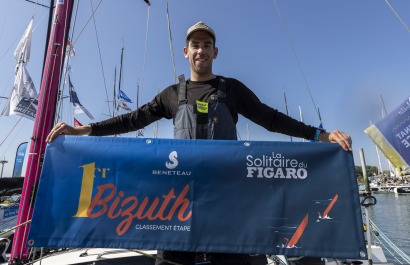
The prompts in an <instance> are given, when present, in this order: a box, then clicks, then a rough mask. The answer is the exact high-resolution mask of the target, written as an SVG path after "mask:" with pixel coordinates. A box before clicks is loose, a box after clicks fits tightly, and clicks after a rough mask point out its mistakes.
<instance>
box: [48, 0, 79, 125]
mask: <svg viewBox="0 0 410 265" xmlns="http://www.w3.org/2000/svg"><path fill="white" fill-rule="evenodd" d="M79 5H80V1H77V5H76V9H75V15H74V22H73V29H72V31H71V39H73V35H74V30H75V25H76V21H77V13H78V6H79ZM71 49H74V45H71V43H70V47H68V51H67V52H66V54H70V53H71ZM66 54H65V55H64V56H66ZM70 59H71V56H67V62H66V65H65V72H64V81H63V83H62V84H61V83H60V86H62V87H63V88H62V89H61V93H60V95H59V97H60V99H59V100H58V102H57V104H58V108H57V109H58V110H57V112H56V113H57V115H56V117H57V118H56V119H55V121H54V125H55V124H57V123H58V121H59V120H61V119H60V118H61V117H62V112H63V108H64V100H63V97H64V87H65V83H66V79H67V67H68V65H69V64H70ZM59 91H60V90H59Z"/></svg>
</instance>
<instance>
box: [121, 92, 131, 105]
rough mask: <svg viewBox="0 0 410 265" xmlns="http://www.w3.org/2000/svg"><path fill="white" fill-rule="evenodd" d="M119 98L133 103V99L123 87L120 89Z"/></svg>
mask: <svg viewBox="0 0 410 265" xmlns="http://www.w3.org/2000/svg"><path fill="white" fill-rule="evenodd" d="M118 98H119V99H121V100H124V101H127V102H128V103H132V101H131V99H130V98H129V97H127V95H125V93H124V92H123V91H122V90H121V89H118Z"/></svg>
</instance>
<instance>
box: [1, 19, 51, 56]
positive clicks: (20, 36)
mask: <svg viewBox="0 0 410 265" xmlns="http://www.w3.org/2000/svg"><path fill="white" fill-rule="evenodd" d="M44 17H45V15H43V16H42V17H41V19H40V21H39V22H38V23H37V25H36V26H35V27H34V28H33V31H32V32H34V31H35V30H36V28H37V27H38V25H40V23H41V21H42V20H43V19H44ZM25 31H26V28H24V29H23V30H22V31H21V32H20V34H19V35H18V36H17V38H16V39H15V40H14V41H12V42H11V44H10V46H9V47H8V48H7V50H6V51H5V52H4V53H3V55H2V56H1V57H0V61H1V60H2V59H3V58H4V56H6V54H8V52H9V50H10V49H11V47H13V46H14V44H15V43H16V41H17V40H18V39H21V38H22V36H23V34H24V32H25Z"/></svg>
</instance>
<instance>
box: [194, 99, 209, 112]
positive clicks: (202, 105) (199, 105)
mask: <svg viewBox="0 0 410 265" xmlns="http://www.w3.org/2000/svg"><path fill="white" fill-rule="evenodd" d="M196 109H197V111H198V112H200V113H208V103H206V102H201V101H198V100H197V101H196Z"/></svg>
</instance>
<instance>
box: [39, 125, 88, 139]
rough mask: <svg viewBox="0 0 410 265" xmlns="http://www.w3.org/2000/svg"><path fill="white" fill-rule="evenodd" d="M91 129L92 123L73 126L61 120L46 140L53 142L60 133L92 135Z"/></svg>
mask: <svg viewBox="0 0 410 265" xmlns="http://www.w3.org/2000/svg"><path fill="white" fill-rule="evenodd" d="M91 131H92V129H91V125H86V126H80V127H71V126H70V125H67V124H65V123H64V122H60V123H58V124H57V125H56V126H54V128H53V129H51V131H50V133H49V134H48V136H47V139H46V142H47V143H51V142H52V141H54V139H55V138H56V137H57V136H59V135H90V133H91Z"/></svg>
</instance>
